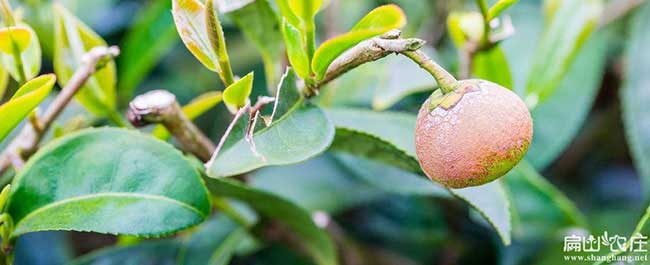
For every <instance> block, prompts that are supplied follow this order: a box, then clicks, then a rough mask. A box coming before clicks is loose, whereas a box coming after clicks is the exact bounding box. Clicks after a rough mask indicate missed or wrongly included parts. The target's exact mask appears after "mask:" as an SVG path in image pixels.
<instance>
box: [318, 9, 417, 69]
mask: <svg viewBox="0 0 650 265" xmlns="http://www.w3.org/2000/svg"><path fill="white" fill-rule="evenodd" d="M405 24H406V16H405V15H404V12H403V11H402V9H400V8H399V7H398V6H397V5H384V6H380V7H378V8H375V9H374V10H372V11H370V12H369V13H368V14H367V15H366V16H365V17H363V18H362V19H361V20H360V21H359V22H358V23H357V24H356V25H355V26H354V27H352V29H351V30H350V31H349V32H348V33H345V34H343V35H341V36H338V37H335V38H333V39H330V40H328V41H326V42H325V43H323V44H322V45H321V46H320V47H319V48H318V50H316V53H315V54H314V58H313V60H312V62H311V67H312V70H313V72H314V73H315V74H316V78H317V79H322V78H323V77H324V76H325V73H326V71H327V68H328V67H329V65H330V64H331V63H332V62H333V61H334V60H335V59H336V58H337V57H339V56H340V55H341V54H343V53H344V52H345V51H346V50H348V49H350V48H352V47H354V46H355V45H357V44H359V42H362V41H364V40H366V39H369V38H372V37H375V36H378V35H381V34H383V33H386V32H388V31H390V30H393V29H398V28H401V27H403V26H404V25H405Z"/></svg>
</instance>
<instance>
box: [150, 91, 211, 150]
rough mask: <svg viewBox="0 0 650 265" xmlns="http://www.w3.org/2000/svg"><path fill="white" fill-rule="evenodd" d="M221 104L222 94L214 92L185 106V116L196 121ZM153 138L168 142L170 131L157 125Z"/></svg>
mask: <svg viewBox="0 0 650 265" xmlns="http://www.w3.org/2000/svg"><path fill="white" fill-rule="evenodd" d="M219 102H221V92H219V91H213V92H208V93H205V94H203V95H201V96H199V97H197V98H195V99H194V100H192V102H190V103H188V104H187V105H185V106H183V114H185V116H187V118H189V119H190V120H194V119H196V118H198V117H199V116H201V114H203V113H205V112H206V111H208V110H210V109H212V108H213V107H214V106H216V105H217V104H219ZM151 134H152V135H153V136H155V137H156V138H158V139H162V140H167V139H169V137H171V135H170V134H169V131H167V129H165V126H162V125H157V126H156V128H154V129H153V131H152V132H151Z"/></svg>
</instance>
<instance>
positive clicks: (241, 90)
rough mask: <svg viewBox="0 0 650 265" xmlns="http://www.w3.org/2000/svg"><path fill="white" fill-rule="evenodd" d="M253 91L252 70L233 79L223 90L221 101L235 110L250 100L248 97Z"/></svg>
mask: <svg viewBox="0 0 650 265" xmlns="http://www.w3.org/2000/svg"><path fill="white" fill-rule="evenodd" d="M252 91H253V72H251V73H249V74H247V75H246V76H244V77H242V78H241V79H239V80H237V81H235V83H233V84H232V85H230V86H228V87H227V88H226V89H224V91H223V103H226V106H228V109H230V110H231V111H233V112H236V111H237V110H238V109H239V108H241V107H243V106H245V105H246V103H248V102H250V100H249V99H248V97H249V96H250V95H251V92H252Z"/></svg>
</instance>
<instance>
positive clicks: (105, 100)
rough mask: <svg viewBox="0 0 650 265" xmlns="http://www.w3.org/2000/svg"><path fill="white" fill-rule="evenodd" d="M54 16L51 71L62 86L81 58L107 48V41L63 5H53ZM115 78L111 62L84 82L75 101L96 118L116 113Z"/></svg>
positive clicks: (113, 63) (79, 64) (113, 66)
mask: <svg viewBox="0 0 650 265" xmlns="http://www.w3.org/2000/svg"><path fill="white" fill-rule="evenodd" d="M54 13H55V16H56V19H55V22H54V23H55V41H54V42H55V46H54V62H53V63H54V71H55V72H56V75H57V77H58V78H59V85H60V86H61V87H64V86H65V85H66V84H67V83H68V81H70V78H71V77H72V75H73V74H74V72H75V71H76V70H77V68H79V67H80V66H81V65H82V63H83V55H84V54H85V53H86V52H88V51H90V50H91V49H92V48H94V47H98V46H106V41H104V40H103V39H102V38H101V37H100V36H99V35H97V33H95V32H93V31H92V29H90V28H89V27H88V26H86V25H85V24H84V23H83V22H81V20H79V19H78V18H76V17H75V16H74V15H72V14H71V13H70V12H69V11H68V10H66V9H65V8H64V7H63V6H62V5H60V4H58V3H55V4H54ZM115 75H116V70H115V62H114V61H113V60H110V61H109V62H107V63H106V64H105V65H104V67H103V68H102V69H100V70H99V71H97V72H95V73H94V74H93V75H92V76H91V77H90V78H89V79H88V81H86V84H85V85H84V86H83V87H82V88H81V90H79V92H77V94H76V95H75V98H76V99H77V100H78V101H79V103H81V105H83V106H84V107H85V108H86V109H88V110H89V111H90V112H92V113H93V114H95V115H98V116H106V115H108V114H110V113H111V112H113V111H114V110H115V97H116V95H115V93H116V92H115V82H116V77H115Z"/></svg>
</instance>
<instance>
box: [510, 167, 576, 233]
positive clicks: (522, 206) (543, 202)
mask: <svg viewBox="0 0 650 265" xmlns="http://www.w3.org/2000/svg"><path fill="white" fill-rule="evenodd" d="M503 179H504V183H505V184H506V187H507V188H508V194H509V195H510V196H509V197H510V198H511V199H512V200H511V201H512V204H513V208H514V209H515V213H516V217H515V218H514V220H515V222H514V224H515V225H514V234H515V235H516V236H517V237H519V238H540V237H542V238H544V237H548V236H550V235H553V234H555V233H556V232H557V231H558V230H560V229H562V228H568V227H574V226H581V227H585V226H586V221H585V218H584V216H583V215H582V213H581V212H580V211H579V210H578V208H577V207H576V206H575V205H574V204H573V202H571V200H569V199H568V198H567V197H566V196H565V195H564V194H563V193H562V192H561V191H560V190H558V189H557V188H556V187H555V186H553V184H551V183H549V182H548V181H547V180H546V179H545V178H544V177H543V176H541V175H540V174H539V173H538V172H537V171H536V170H535V168H534V167H533V166H532V165H531V164H530V163H528V161H526V160H524V161H522V162H520V163H519V165H517V166H516V167H515V168H514V169H512V170H511V171H510V172H509V173H508V174H507V175H506V176H504V177H503Z"/></svg>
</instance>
